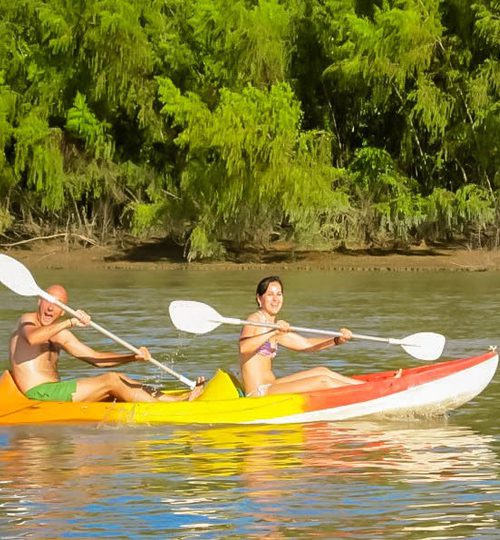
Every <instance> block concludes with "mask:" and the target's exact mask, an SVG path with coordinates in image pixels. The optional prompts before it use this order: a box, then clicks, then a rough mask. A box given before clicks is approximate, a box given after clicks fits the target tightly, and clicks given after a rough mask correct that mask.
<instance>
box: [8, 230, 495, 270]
mask: <svg viewBox="0 0 500 540" xmlns="http://www.w3.org/2000/svg"><path fill="white" fill-rule="evenodd" d="M1 251H2V252H3V253H6V254H8V255H10V256H12V257H15V258H16V259H18V260H19V261H21V262H23V263H24V264H26V265H27V266H28V267H29V268H45V269H79V270H84V269H92V268H94V269H123V270H140V271H144V270H147V271H154V270H168V269H183V268H186V269H187V268H189V269H190V270H200V271H203V270H220V271H226V270H239V269H241V270H247V269H253V268H254V269H259V268H262V269H266V268H267V269H273V268H275V269H295V270H313V269H316V270H353V271H369V270H378V271H469V272H484V271H499V270H500V250H494V251H491V250H470V249H466V248H464V247H463V246H457V245H454V246H444V245H433V246H427V245H422V246H418V247H412V248H409V249H401V250H394V249H393V250H382V249H371V250H367V249H343V250H339V251H328V252H327V251H306V250H298V249H294V248H293V246H290V245H284V244H281V245H276V246H274V247H273V249H270V250H267V251H248V252H245V253H244V254H241V255H238V256H231V257H230V258H228V260H226V261H201V262H192V263H188V262H186V261H185V260H184V259H183V257H182V250H181V248H179V247H177V246H172V244H169V243H166V242H164V241H162V240H158V241H150V242H147V243H142V244H140V243H132V242H129V243H127V244H122V245H105V246H103V245H95V244H90V243H86V242H78V243H76V242H71V243H70V242H67V241H64V240H61V239H60V238H55V239H41V240H36V241H30V242H25V243H22V244H17V245H10V246H6V245H5V244H3V245H2V248H1Z"/></svg>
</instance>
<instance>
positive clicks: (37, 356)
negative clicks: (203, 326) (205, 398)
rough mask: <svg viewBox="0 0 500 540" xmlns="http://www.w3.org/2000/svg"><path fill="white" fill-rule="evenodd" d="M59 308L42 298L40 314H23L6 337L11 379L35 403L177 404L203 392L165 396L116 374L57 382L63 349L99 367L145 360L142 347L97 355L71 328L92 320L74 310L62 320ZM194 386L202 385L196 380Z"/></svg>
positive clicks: (53, 290)
mask: <svg viewBox="0 0 500 540" xmlns="http://www.w3.org/2000/svg"><path fill="white" fill-rule="evenodd" d="M47 292H48V293H49V294H50V295H52V296H54V297H55V298H57V299H58V300H59V301H61V302H62V303H64V304H67V302H68V293H67V292H66V289H65V288H64V287H62V286H61V285H52V286H51V287H49V288H48V289H47ZM62 314H63V310H62V309H61V308H59V307H58V306H57V305H55V304H52V303H51V302H49V301H47V300H45V299H39V301H38V311H36V312H32V313H25V314H24V315H22V316H21V318H20V319H19V321H18V323H17V326H16V328H15V329H14V331H13V333H12V335H11V338H10V348H9V355H10V362H11V371H12V376H13V377H14V380H15V381H16V383H17V385H18V387H19V389H20V390H21V391H22V392H23V393H24V394H25V395H26V396H27V397H29V398H31V399H36V400H39V401H105V400H109V399H116V400H118V401H130V402H141V401H142V402H144V401H146V402H152V401H180V400H184V399H189V400H192V399H195V398H196V397H198V395H199V394H200V393H201V391H202V387H201V386H200V385H198V386H196V388H195V389H194V390H192V391H191V392H189V393H185V394H183V395H181V396H176V397H172V396H166V395H165V394H163V393H161V392H156V391H154V390H153V389H151V388H148V387H144V386H143V385H141V384H140V383H138V382H137V381H134V380H133V379H130V378H129V377H127V376H126V375H123V374H121V373H117V372H108V373H106V374H103V375H98V376H96V377H88V378H84V379H77V380H69V381H60V378H59V373H58V369H57V363H58V360H59V353H60V351H61V350H64V351H66V352H67V353H68V354H71V355H72V356H74V357H75V358H78V359H80V360H84V361H85V362H88V363H89V364H93V365H94V366H96V367H99V368H107V367H113V366H118V365H121V364H125V363H127V362H133V361H135V360H139V361H148V360H149V359H150V358H151V355H150V353H149V351H148V349H147V348H146V347H141V348H140V349H139V351H140V354H137V355H135V354H119V353H112V352H99V351H95V350H94V349H92V348H91V347H89V346H87V345H85V344H84V343H82V342H81V341H80V340H79V339H78V338H77V337H76V336H75V335H74V334H73V333H72V332H71V331H70V330H69V329H70V328H73V327H79V328H81V327H84V326H88V324H89V323H90V316H89V315H88V314H87V313H85V312H84V311H82V310H78V311H77V314H78V317H71V318H68V319H60V317H61V315H62ZM197 382H198V383H201V382H203V378H199V379H198V381H197Z"/></svg>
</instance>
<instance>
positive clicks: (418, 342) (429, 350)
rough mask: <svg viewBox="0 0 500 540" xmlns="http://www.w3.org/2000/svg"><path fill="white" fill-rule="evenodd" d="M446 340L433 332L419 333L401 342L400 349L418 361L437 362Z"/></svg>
mask: <svg viewBox="0 0 500 540" xmlns="http://www.w3.org/2000/svg"><path fill="white" fill-rule="evenodd" d="M445 343H446V338H445V337H444V336H443V335H441V334H436V333H434V332H419V333H418V334H412V335H411V336H407V337H405V338H404V339H403V340H401V343H400V345H401V347H403V349H404V350H405V351H406V352H407V353H408V354H411V355H412V356H413V357H415V358H417V359H418V360H429V361H430V360H437V359H438V358H439V357H440V356H441V354H442V353H443V349H444V346H445Z"/></svg>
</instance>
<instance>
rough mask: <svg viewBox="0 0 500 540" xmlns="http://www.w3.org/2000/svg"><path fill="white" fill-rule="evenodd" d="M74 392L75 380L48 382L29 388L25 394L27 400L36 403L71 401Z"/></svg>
mask: <svg viewBox="0 0 500 540" xmlns="http://www.w3.org/2000/svg"><path fill="white" fill-rule="evenodd" d="M75 392H76V379H74V380H71V381H60V382H48V383H42V384H39V385H38V386H34V387H33V388H30V389H29V390H28V391H27V392H25V394H24V395H25V396H26V397H27V398H29V399H36V400H37V401H73V394H74V393H75Z"/></svg>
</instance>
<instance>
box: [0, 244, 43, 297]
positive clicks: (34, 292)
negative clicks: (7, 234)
mask: <svg viewBox="0 0 500 540" xmlns="http://www.w3.org/2000/svg"><path fill="white" fill-rule="evenodd" d="M0 281H1V282H2V283H3V284H4V285H5V286H6V287H8V288H9V289H10V290H11V291H13V292H15V293H16V294H20V295H21V296H40V292H43V291H41V289H40V287H39V286H38V285H37V284H36V282H35V280H34V279H33V276H32V275H31V273H30V271H29V270H28V269H27V268H26V266H24V265H23V264H21V263H20V262H19V261H16V259H13V258H12V257H9V256H8V255H4V254H3V253H2V254H0Z"/></svg>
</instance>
